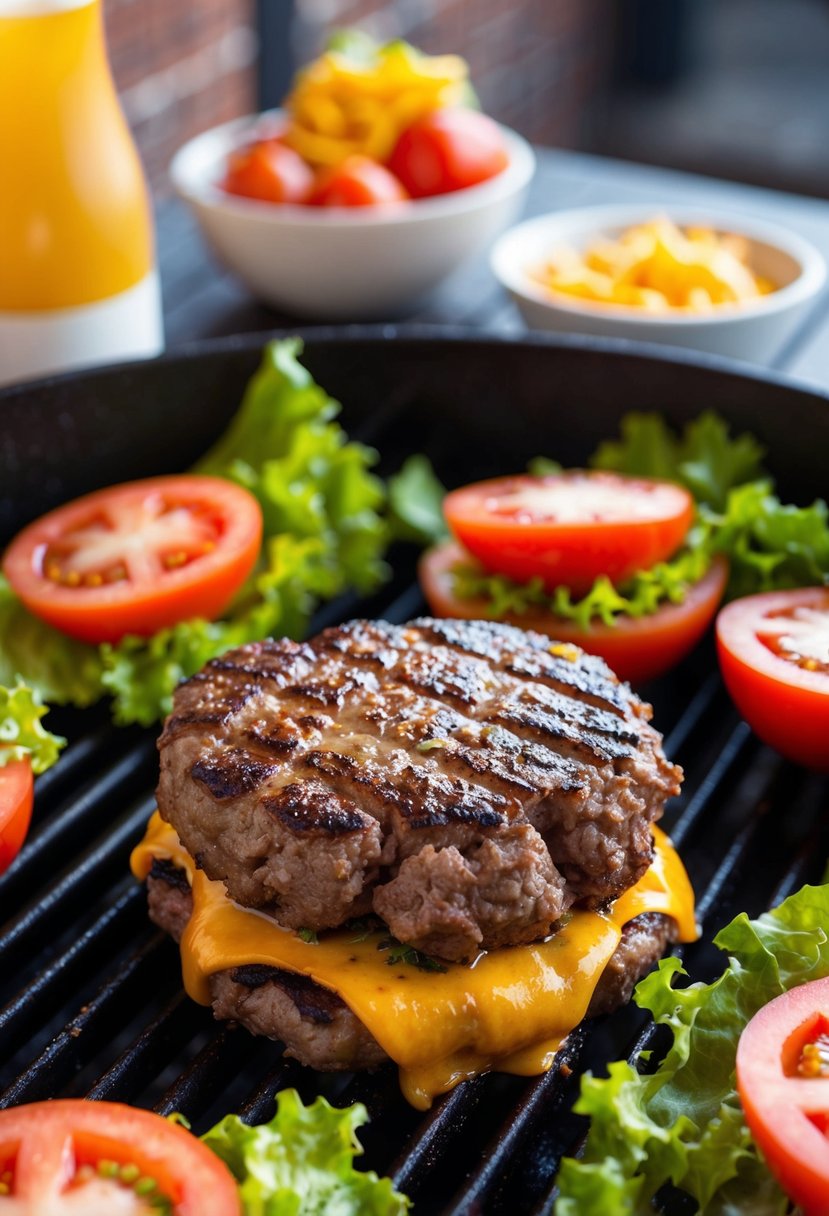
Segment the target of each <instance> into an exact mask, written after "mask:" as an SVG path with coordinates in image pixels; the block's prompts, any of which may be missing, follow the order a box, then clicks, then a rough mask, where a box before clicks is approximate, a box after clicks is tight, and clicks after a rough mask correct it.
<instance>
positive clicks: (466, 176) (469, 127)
mask: <svg viewBox="0 0 829 1216" xmlns="http://www.w3.org/2000/svg"><path fill="white" fill-rule="evenodd" d="M508 164H509V153H508V152H507V148H506V144H505V143H504V137H503V135H502V134H501V130H500V128H499V126H498V124H497V123H496V122H493V121H492V119H491V118H487V116H486V115H485V114H480V113H479V112H478V111H477V110H464V109H458V110H452V109H443V110H435V111H433V113H431V114H426V115H425V116H424V117H423V118H421V119H419V120H418V121H417V122H415V123H414V124H413V125H412V126H411V127H408V128H407V129H406V130H405V131H404V132H403V134H402V135H401V136H400V138H399V140H398V141H397V144H396V145H395V148H394V151H393V152H392V154H391V157H390V159H389V168H390V169H391V171H392V173H395V174H396V175H397V176H398V177H399V178H400V180H401V182H402V183H403V185H404V186H405V187H406V189H407V190H408V192H409V194H410V195H411V196H412V198H425V197H427V196H429V195H432V194H449V193H451V192H452V191H453V190H464V189H465V188H466V187H467V186H477V185H478V184H479V183H480V182H485V181H487V180H488V179H489V178H491V177H495V175H496V174H497V173H501V172H502V170H504V169H506V167H507V165H508Z"/></svg>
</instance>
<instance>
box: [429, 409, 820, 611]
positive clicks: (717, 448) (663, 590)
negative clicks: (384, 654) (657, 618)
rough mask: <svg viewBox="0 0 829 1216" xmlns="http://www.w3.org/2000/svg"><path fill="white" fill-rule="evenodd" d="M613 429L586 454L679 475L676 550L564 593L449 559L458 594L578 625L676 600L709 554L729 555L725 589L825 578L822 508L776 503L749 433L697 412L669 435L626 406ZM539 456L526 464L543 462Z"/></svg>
mask: <svg viewBox="0 0 829 1216" xmlns="http://www.w3.org/2000/svg"><path fill="white" fill-rule="evenodd" d="M621 432H622V435H621V439H620V440H618V441H609V442H607V443H603V444H602V445H601V446H600V447H599V449H598V451H597V452H596V453H595V455H594V456H593V457H592V459H591V461H590V464H591V465H592V467H594V468H600V469H608V470H612V471H614V472H620V473H625V474H629V475H632V476H637V477H656V478H662V479H667V480H670V481H676V482H679V483H680V484H682V485H684V486H685V487H686V488H687V489H688V490H689V491H690V492H691V493H692V494H693V496H694V498H695V500H696V503H697V511H698V519H697V523H696V525H695V527H694V528H693V529H692V531H691V533H690V535H689V536H688V539H687V541H686V545H685V547H684V548H683V550H682V551H681V552H680V553H678V554H677V555H675V556H674V557H673V558H671V559H670V560H669V561H667V562H660V563H659V564H658V565H656V566H654V567H653V568H651V569H649V570H643V571H639V572H638V573H637V574H636V575H635V576H634V578H633V579H631V580H629V581H628V582H627V583H626V584H624V585H621V586H619V587H616V586H614V584H613V583H611V582H610V580H609V579H607V578H599V579H597V580H596V582H595V584H594V585H593V587H592V588H591V589H590V591H589V592H588V593H587V595H585V596H583V597H582V598H581V599H579V600H577V601H574V600H573V598H572V595H571V593H570V591H569V590H568V589H567V588H566V587H558V588H556V590H555V591H554V592H553V593H552V594H550V593H549V592H547V591H545V589H544V587H543V585H542V583H541V580H540V579H536V580H531V581H530V582H528V583H522V584H519V583H514V582H513V581H512V580H511V579H508V578H505V577H503V576H501V575H489V574H487V573H486V572H485V571H483V570H482V569H481V567H480V566H477V565H475V564H467V565H464V566H459V567H458V569H457V570H456V571H455V572H454V580H453V589H454V591H455V594H456V595H458V596H459V597H460V598H464V599H466V598H470V597H482V598H484V599H486V600H487V601H488V604H489V611H490V615H492V616H494V617H499V616H502V615H503V614H504V613H505V612H512V613H516V614H518V615H521V614H522V613H526V612H528V611H530V610H531V609H539V608H540V609H543V610H546V611H549V612H552V613H554V614H555V615H556V616H559V617H561V618H562V619H564V620H568V621H574V622H576V623H577V624H578V625H579V626H580V627H581V628H587V627H588V626H589V624H590V622H591V621H600V622H602V623H603V624H606V625H612V624H613V623H614V622H615V621H616V620H618V618H619V617H621V616H631V617H640V616H647V615H649V614H650V613H652V612H655V611H656V610H657V609H658V608H659V607H660V606H661V605H662V604H664V603H674V604H677V603H682V601H683V600H684V599H685V596H686V594H687V592H688V589H689V588H690V587H691V586H692V585H693V584H694V583H695V582H697V581H698V580H699V579H700V578H702V577H703V575H704V574H705V572H706V571H707V569H708V567H709V566H710V564H711V560H712V558H713V557H714V555H715V554H718V553H720V554H723V555H724V556H725V557H726V558H727V559H728V562H729V581H728V585H727V587H726V592H725V595H726V599H734V598H736V597H737V596H741V595H752V594H753V593H755V592H758V591H770V590H776V589H783V588H788V587H804V586H816V585H817V586H820V585H823V584H829V508H827V506H826V503H825V502H823V501H821V500H818V501H816V502H815V503H813V504H812V505H811V506H809V507H796V506H791V505H788V504H786V503H782V502H781V501H780V499H779V498H778V497H777V496H776V495H775V494H774V484H773V482H772V481H771V480H769V479H759V480H758V477H759V474H760V472H761V460H762V456H763V450H762V448H761V447H760V445H759V444H758V443H757V441H756V439H754V438H753V436H751V435H739V436H737V437H732V436H731V435H730V433H729V430H728V427H727V425H726V423H725V422H724V421H723V419H722V418H720V417H718V416H717V415H716V414H713V413H711V412H706V413H704V414H701V415H700V416H699V417H698V418H695V419H694V420H693V421H692V422H690V423H688V425H687V426H686V427H685V430H684V431H683V433H682V434H681V435H677V434H676V433H674V431H672V430H671V428H670V427H669V426H668V425H667V423H666V422H665V420H664V419H663V418H662V417H660V415H658V414H628V415H627V416H626V417H625V418H623V420H622V424H621ZM548 463H549V462H546V461H543V460H537V461H534V462H533V463H532V465H531V470H532V471H533V472H536V473H542V472H546V471H548V469H547V464H548Z"/></svg>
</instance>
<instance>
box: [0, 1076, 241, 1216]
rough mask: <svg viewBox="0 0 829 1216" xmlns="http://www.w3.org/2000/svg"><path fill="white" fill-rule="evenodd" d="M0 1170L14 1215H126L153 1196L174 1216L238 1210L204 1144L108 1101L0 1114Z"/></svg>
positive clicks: (230, 1214) (229, 1181)
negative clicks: (13, 1202)
mask: <svg viewBox="0 0 829 1216" xmlns="http://www.w3.org/2000/svg"><path fill="white" fill-rule="evenodd" d="M99 1165H100V1166H101V1168H100V1169H99V1168H98V1167H99ZM0 1172H2V1173H4V1174H5V1173H9V1174H10V1175H11V1184H10V1187H11V1191H10V1193H11V1197H12V1199H17V1200H19V1201H21V1204H22V1206H16V1207H15V1208H14V1211H16V1212H18V1211H24V1212H31V1213H37V1212H47V1211H48V1212H49V1216H60V1214H62V1213H66V1216H70V1213H71V1214H72V1216H116V1214H119V1216H132V1213H133V1212H135V1213H142V1214H143V1213H146V1212H148V1211H152V1210H154V1206H153V1203H152V1201H153V1199H156V1200H157V1201H159V1202H163V1199H166V1200H167V1201H168V1203H169V1204H170V1205H171V1206H172V1211H173V1213H174V1216H240V1214H241V1211H242V1208H241V1202H240V1199H239V1193H238V1190H237V1187H236V1182H235V1180H234V1178H233V1175H232V1174H231V1173H230V1171H229V1170H228V1168H227V1167H226V1166H225V1165H224V1163H223V1162H222V1161H220V1160H219V1158H218V1157H217V1156H216V1155H215V1154H214V1153H212V1152H211V1151H210V1149H209V1148H207V1146H206V1145H204V1144H202V1143H201V1141H200V1140H198V1139H197V1138H196V1137H195V1136H193V1135H191V1134H190V1132H187V1131H185V1130H184V1128H182V1127H179V1126H177V1125H176V1124H173V1123H170V1122H169V1121H168V1120H167V1119H162V1118H161V1116H160V1115H154V1114H152V1113H151V1112H150V1111H146V1110H135V1109H133V1108H132V1107H130V1106H122V1105H120V1104H118V1103H115V1102H86V1101H83V1100H80V1099H79V1100H61V1101H57V1102H34V1103H32V1104H31V1105H30V1106H15V1107H10V1108H9V1109H8V1110H3V1111H0ZM150 1181H152V1182H154V1183H155V1186H154V1188H152V1190H151V1189H150ZM142 1192H145V1193H146V1198H144V1199H142V1198H140V1196H141V1194H142ZM3 1202H4V1201H3V1200H2V1199H0V1211H2V1207H3Z"/></svg>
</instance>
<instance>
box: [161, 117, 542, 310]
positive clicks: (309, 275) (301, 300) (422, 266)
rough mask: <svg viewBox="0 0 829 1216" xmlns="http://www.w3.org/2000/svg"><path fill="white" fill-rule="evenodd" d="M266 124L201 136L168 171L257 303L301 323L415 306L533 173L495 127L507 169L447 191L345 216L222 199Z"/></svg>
mask: <svg viewBox="0 0 829 1216" xmlns="http://www.w3.org/2000/svg"><path fill="white" fill-rule="evenodd" d="M271 116H273V117H278V111H274V112H272V115H271V114H268V115H262V116H259V118H256V117H248V118H240V119H236V120H234V121H233V122H229V123H225V124H224V125H223V126H220V127H214V128H213V129H212V130H210V131H205V132H204V134H202V135H199V136H197V137H196V138H195V139H192V140H190V141H189V143H186V144H185V145H184V146H183V147H182V148H180V149H179V151H178V152H177V153H176V155H175V157H174V158H173V162H172V164H171V166H170V175H171V177H172V180H173V185H174V186H175V188H176V190H177V191H178V193H179V194H180V195H181V197H182V198H183V199H185V200H186V201H187V202H188V203H189V204H190V206H191V207H192V208H193V211H194V212H195V215H196V218H197V219H198V221H199V224H200V225H201V229H202V232H203V234H204V236H205V238H206V240H207V242H208V244H209V245H210V247H211V248H212V250H213V252H214V253H215V254H216V256H217V257H218V259H219V260H220V261H221V262H223V263H224V265H225V266H227V267H228V269H229V270H232V271H233V272H234V273H235V274H237V275H238V276H239V278H240V279H242V281H243V282H244V283H246V284H247V286H248V287H249V288H250V290H251V291H252V292H253V293H254V295H256V296H258V297H259V299H261V300H264V301H266V302H267V303H268V304H273V305H274V306H275V307H277V308H281V309H286V310H287V311H289V312H295V313H299V314H303V315H305V316H308V317H323V318H326V319H331V320H341V319H347V320H357V319H364V318H370V317H376V316H380V315H383V314H389V313H394V312H396V311H398V310H399V309H402V308H405V307H407V306H409V305H412V304H414V303H416V302H417V300H418V298H419V297H420V296H423V295H425V293H427V292H428V291H431V290H432V288H434V287H436V286H437V285H438V283H440V282H441V281H442V280H443V279H445V278H446V277H447V276H448V275H449V274H450V273H451V272H452V271H453V270H455V269H456V268H457V267H458V266H459V265H460V264H461V263H462V262H464V261H465V260H466V259H467V258H468V257H469V256H470V255H472V254H474V253H477V252H479V251H480V250H481V249H482V248H483V247H485V246H486V245H487V244H488V242H489V241H490V240H491V239H492V238H493V237H494V236H495V235H496V234H497V233H498V232H500V231H501V229H503V228H504V227H505V226H506V225H507V224H509V223H510V222H511V221H512V220H514V219H515V217H516V215H517V214H518V211H519V208H520V206H521V203H522V201H523V197H524V194H525V192H526V188H527V186H528V185H529V182H530V179H531V177H532V175H533V172H534V170H535V156H534V155H533V151H532V148H531V147H530V146H529V144H528V143H527V142H526V140H524V139H522V138H521V137H520V135H516V134H515V132H514V131H510V130H509V129H508V128H506V127H502V128H501V131H502V134H503V136H504V139H505V141H506V145H507V150H508V152H509V164H508V165H507V167H506V169H504V171H503V172H502V173H499V174H498V176H497V177H494V178H491V179H490V180H489V181H487V182H483V183H482V184H481V185H479V186H470V187H468V188H467V189H465V190H458V191H455V192H453V193H451V194H442V195H437V196H435V197H434V198H425V199H414V200H412V201H410V202H405V203H400V204H394V205H392V206H382V207H353V208H348V207H337V208H324V207H304V206H299V205H291V204H273V203H265V202H259V201H257V200H256V199H245V198H239V197H237V196H235V195H232V194H227V193H226V192H225V191H224V190H222V189H221V187H220V186H219V184H218V183H219V181H220V180H221V178H222V175H223V174H224V171H225V163H226V158H227V154H228V153H229V152H230V151H231V150H232V149H233V148H236V147H238V146H239V145H240V144H241V143H243V142H244V141H245V139H246V137H249V136H250V134H251V132H252V130H254V129H255V124H256V123H257V122H260V121H262V120H263V119H265V120H267V119H269V118H270V117H271Z"/></svg>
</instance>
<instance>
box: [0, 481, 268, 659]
mask: <svg viewBox="0 0 829 1216" xmlns="http://www.w3.org/2000/svg"><path fill="white" fill-rule="evenodd" d="M261 540H262V512H261V511H260V509H259V504H258V503H257V501H256V499H255V498H254V497H253V495H251V494H249V493H248V492H247V490H243V489H242V488H241V487H239V486H236V485H233V484H232V483H231V482H229V481H223V480H222V479H221V478H218V477H196V476H189V475H186V474H182V475H180V476H176V477H154V478H150V479H149V480H147V481H133V482H129V483H127V484H125V485H120V486H113V487H111V488H110V489H106V490H97V491H96V492H95V493H94V494H87V495H86V496H85V497H84V498H78V499H76V500H75V501H74V502H71V503H67V504H66V506H63V507H58V508H57V510H55V511H50V512H49V514H48V515H44V516H42V517H41V518H40V519H38V520H36V521H35V522H34V523H31V524H29V525H28V527H26V528H24V529H23V531H22V532H21V533H20V534H19V535H18V536H17V537H16V538H15V539H14V540H13V541H12V543H11V545H10V546H9V548H8V549H7V551H6V555H5V557H4V559H3V571H4V573H5V575H6V577H7V578H8V580H9V582H10V583H11V585H12V587H13V589H14V591H15V592H16V593H17V595H19V596H20V598H21V600H22V601H23V603H24V604H25V605H26V607H27V608H28V609H29V610H30V611H31V612H33V613H34V614H35V615H36V616H39V617H41V618H42V619H43V620H44V621H48V623H49V624H50V625H54V626H55V627H56V628H57V629H60V630H62V631H63V632H64V633H68V634H69V635H70V636H71V637H74V638H79V639H80V640H81V641H83V642H117V641H118V640H119V639H120V638H122V637H124V635H125V634H128V633H134V634H139V635H140V636H142V637H149V636H150V635H151V634H153V633H155V632H156V631H157V630H158V629H162V628H163V627H164V626H166V625H174V624H176V623H177V622H178V621H183V620H188V619H189V618H191V617H197V616H199V617H208V618H213V617H216V616H218V615H219V614H220V613H221V612H222V611H223V610H224V609H225V608H226V607H227V606H228V604H229V603H230V601H231V599H232V598H233V596H234V595H235V593H236V592H237V591H238V589H239V588H240V587H241V585H242V583H243V582H244V581H245V579H246V578H247V576H248V574H249V573H250V572H251V570H252V569H253V566H254V564H255V562H256V559H257V556H258V554H259V546H260V544H261Z"/></svg>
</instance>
